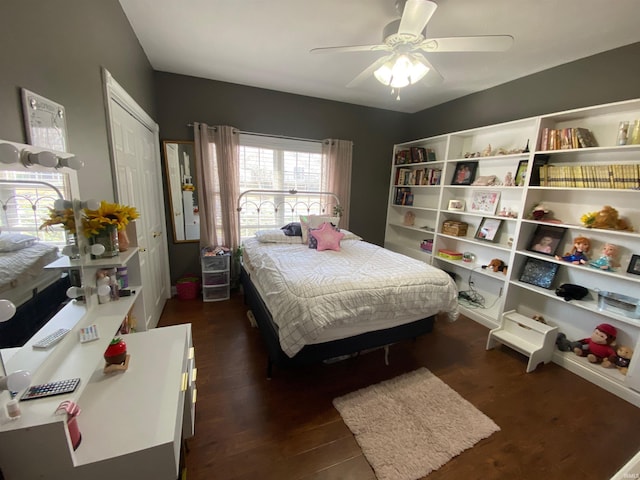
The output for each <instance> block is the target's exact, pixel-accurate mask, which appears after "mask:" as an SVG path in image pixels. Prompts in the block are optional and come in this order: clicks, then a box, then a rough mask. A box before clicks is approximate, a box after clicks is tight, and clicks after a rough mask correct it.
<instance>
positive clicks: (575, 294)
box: [556, 283, 589, 302]
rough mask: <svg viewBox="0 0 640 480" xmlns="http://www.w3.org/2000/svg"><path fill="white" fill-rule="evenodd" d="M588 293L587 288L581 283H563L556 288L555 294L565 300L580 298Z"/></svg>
mask: <svg viewBox="0 0 640 480" xmlns="http://www.w3.org/2000/svg"><path fill="white" fill-rule="evenodd" d="M588 294H589V290H587V289H586V288H584V287H583V286H581V285H574V284H572V283H563V284H562V285H560V286H559V287H558V288H556V295H557V296H559V297H562V298H564V300H565V301H566V302H568V301H569V300H582V299H583V298H584V297H586V296H587V295H588Z"/></svg>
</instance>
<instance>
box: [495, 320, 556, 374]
mask: <svg viewBox="0 0 640 480" xmlns="http://www.w3.org/2000/svg"><path fill="white" fill-rule="evenodd" d="M557 336H558V327H552V326H550V325H546V324H544V323H542V322H537V321H535V320H534V319H532V318H529V317H525V316H524V315H522V314H520V313H518V312H516V311H515V310H510V311H508V312H504V313H503V314H502V324H501V325H500V326H499V327H498V328H494V329H493V330H491V331H489V338H487V350H491V349H492V348H495V347H496V346H497V345H498V344H499V343H501V344H503V345H506V346H508V347H510V348H513V349H514V350H516V351H518V352H520V353H522V354H523V355H526V356H528V357H529V363H528V364H527V373H529V372H532V371H534V370H535V369H536V367H537V366H538V364H539V363H540V362H544V363H549V362H550V361H551V357H552V356H553V349H554V348H555V344H556V338H557Z"/></svg>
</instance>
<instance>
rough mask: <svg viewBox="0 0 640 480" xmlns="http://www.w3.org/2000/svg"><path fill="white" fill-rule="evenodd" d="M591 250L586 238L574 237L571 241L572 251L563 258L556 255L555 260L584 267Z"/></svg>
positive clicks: (589, 242)
mask: <svg viewBox="0 0 640 480" xmlns="http://www.w3.org/2000/svg"><path fill="white" fill-rule="evenodd" d="M590 249H591V241H590V240H589V239H588V238H587V237H576V238H575V239H574V240H573V249H572V250H571V251H570V252H567V253H565V254H564V256H563V257H561V256H559V255H556V260H564V261H565V262H571V263H573V264H574V265H584V264H585V263H587V261H588V260H589V258H587V253H589V250H590Z"/></svg>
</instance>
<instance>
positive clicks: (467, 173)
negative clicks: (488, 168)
mask: <svg viewBox="0 0 640 480" xmlns="http://www.w3.org/2000/svg"><path fill="white" fill-rule="evenodd" d="M477 169H478V162H458V163H456V169H455V171H454V172H453V178H452V179H451V185H471V183H472V182H473V181H474V180H475V178H476V170H477Z"/></svg>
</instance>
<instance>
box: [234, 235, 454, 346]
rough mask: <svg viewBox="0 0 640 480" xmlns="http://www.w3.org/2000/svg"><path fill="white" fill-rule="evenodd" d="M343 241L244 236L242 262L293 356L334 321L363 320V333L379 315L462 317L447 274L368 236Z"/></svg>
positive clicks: (395, 320)
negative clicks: (325, 246) (313, 245)
mask: <svg viewBox="0 0 640 480" xmlns="http://www.w3.org/2000/svg"><path fill="white" fill-rule="evenodd" d="M340 246H341V250H340V251H339V252H338V251H332V250H328V251H321V252H319V251H317V250H314V249H310V248H308V246H307V245H299V244H298V245H290V244H280V243H277V244H276V243H260V242H258V241H257V240H256V239H250V240H247V241H245V243H244V253H243V261H244V262H245V264H246V265H247V267H248V271H249V272H250V275H251V278H252V280H253V282H254V283H255V284H257V286H258V288H259V291H261V292H262V297H263V300H264V302H265V304H266V305H267V307H268V308H269V311H270V312H271V315H272V317H273V319H274V321H275V322H276V324H277V325H278V327H279V335H280V344H281V347H282V350H283V351H284V352H285V353H286V354H287V355H289V356H290V357H293V356H294V355H295V354H296V353H297V352H298V351H300V350H301V349H302V347H304V345H306V344H310V343H314V339H316V338H318V336H319V335H320V334H321V332H322V331H323V330H325V329H329V328H331V327H332V326H334V325H347V324H353V325H360V326H362V332H366V331H370V330H371V328H369V329H367V324H369V323H372V322H379V321H380V320H383V321H385V322H387V324H388V327H390V326H394V325H400V324H403V323H408V322H411V321H415V320H418V319H421V318H425V317H428V316H430V315H434V314H437V313H439V312H448V313H449V317H450V318H451V319H456V318H457V316H458V311H457V305H458V302H457V289H456V286H455V283H454V282H453V280H452V279H451V277H450V276H449V275H448V274H447V273H445V272H443V271H442V270H439V269H437V268H435V267H432V266H430V265H428V264H426V263H424V262H420V261H418V260H415V259H412V258H409V257H407V256H405V255H401V254H398V253H395V252H392V251H390V250H386V249H384V248H381V247H379V246H376V245H373V244H371V243H367V242H364V241H358V240H347V241H342V242H341V244H340ZM388 327H387V328H388ZM362 332H361V333H362Z"/></svg>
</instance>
